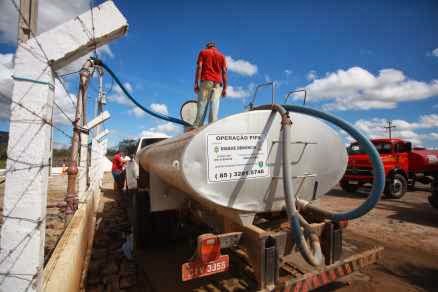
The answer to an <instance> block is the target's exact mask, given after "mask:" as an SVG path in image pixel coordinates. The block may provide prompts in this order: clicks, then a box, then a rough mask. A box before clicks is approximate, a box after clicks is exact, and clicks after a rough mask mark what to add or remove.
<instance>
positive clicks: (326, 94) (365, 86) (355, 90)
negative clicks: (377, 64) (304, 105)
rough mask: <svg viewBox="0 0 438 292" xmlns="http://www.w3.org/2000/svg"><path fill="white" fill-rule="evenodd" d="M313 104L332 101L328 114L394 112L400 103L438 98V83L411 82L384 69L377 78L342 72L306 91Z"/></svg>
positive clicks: (356, 71)
mask: <svg viewBox="0 0 438 292" xmlns="http://www.w3.org/2000/svg"><path fill="white" fill-rule="evenodd" d="M305 88H306V89H307V90H308V91H309V94H310V97H311V99H312V100H331V101H332V102H331V103H328V104H325V106H324V109H326V110H368V109H373V108H380V109H391V108H395V107H397V104H398V103H399V102H404V101H414V100H421V99H426V98H429V97H432V96H436V95H438V80H432V81H431V82H429V83H427V82H422V81H416V80H412V79H408V78H407V77H406V76H405V75H404V73H403V72H402V71H400V70H397V69H383V70H380V71H379V74H378V75H376V76H374V75H373V74H371V73H370V72H368V71H367V70H365V69H363V68H360V67H352V68H350V69H348V70H338V71H336V72H332V73H329V74H327V75H326V76H325V77H323V78H320V79H315V80H313V81H312V82H311V83H310V84H308V85H307V86H306V87H305Z"/></svg>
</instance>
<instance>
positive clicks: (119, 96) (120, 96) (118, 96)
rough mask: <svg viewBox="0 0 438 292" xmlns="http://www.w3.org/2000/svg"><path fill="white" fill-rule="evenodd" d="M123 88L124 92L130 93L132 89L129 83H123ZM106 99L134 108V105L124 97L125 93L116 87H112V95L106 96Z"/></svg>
mask: <svg viewBox="0 0 438 292" xmlns="http://www.w3.org/2000/svg"><path fill="white" fill-rule="evenodd" d="M123 86H124V87H125V88H126V90H128V91H129V92H130V93H132V91H133V89H132V85H131V83H129V82H125V83H123ZM108 99H109V100H111V101H114V102H117V103H118V104H122V105H128V106H132V107H134V103H133V102H132V101H131V100H129V99H128V98H127V97H126V95H125V93H124V92H123V91H122V89H121V88H120V87H119V86H118V85H117V86H116V87H114V90H113V94H111V95H110V96H108Z"/></svg>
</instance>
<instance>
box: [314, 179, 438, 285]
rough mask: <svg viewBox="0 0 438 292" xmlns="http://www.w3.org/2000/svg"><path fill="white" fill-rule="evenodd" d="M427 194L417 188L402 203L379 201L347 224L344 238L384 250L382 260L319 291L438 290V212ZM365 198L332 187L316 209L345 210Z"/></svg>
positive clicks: (424, 190)
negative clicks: (428, 199) (373, 245)
mask: <svg viewBox="0 0 438 292" xmlns="http://www.w3.org/2000/svg"><path fill="white" fill-rule="evenodd" d="M428 196H429V192H428V186H424V185H421V184H417V186H416V190H415V191H414V192H408V193H407V194H406V195H405V196H404V197H403V198H402V199H400V200H389V199H383V200H381V201H380V202H379V204H378V205H377V207H376V208H374V209H373V210H372V211H371V212H370V213H369V214H367V215H365V216H364V217H362V218H360V219H357V220H354V221H352V222H350V223H349V226H348V229H347V232H346V233H345V237H346V238H355V239H360V240H362V241H364V242H369V243H371V244H373V243H374V244H376V245H382V246H384V248H385V250H384V253H383V257H384V258H383V260H382V261H381V262H379V263H378V264H375V265H373V266H370V267H368V268H365V269H363V270H362V272H361V273H356V274H354V275H352V276H350V277H349V278H347V279H346V281H343V282H341V283H339V285H332V287H326V288H324V289H321V291H334V290H336V291H438V279H437V277H438V209H434V208H433V207H431V206H430V204H429V202H428V201H427V197H428ZM365 198H366V192H358V193H354V194H348V193H345V192H343V191H341V190H340V189H335V190H332V191H331V192H330V193H329V194H328V195H327V196H324V197H323V199H322V200H321V206H324V207H327V208H328V209H331V210H334V211H342V210H348V209H351V208H353V207H355V206H357V205H358V204H360V203H361V202H362V201H363V200H364V199H365Z"/></svg>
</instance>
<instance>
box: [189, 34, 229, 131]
mask: <svg viewBox="0 0 438 292" xmlns="http://www.w3.org/2000/svg"><path fill="white" fill-rule="evenodd" d="M194 90H195V93H196V94H198V111H197V114H196V120H195V122H194V124H193V126H194V127H200V126H202V125H203V123H204V119H205V113H206V110H207V105H208V103H210V113H209V118H208V122H209V123H212V122H214V121H216V120H217V117H218V112H219V102H220V97H221V96H225V95H226V94H227V63H226V61H225V57H224V55H223V54H222V53H221V52H220V51H219V50H218V49H217V48H216V44H215V43H214V42H209V43H207V45H206V48H205V49H203V50H202V51H201V52H200V53H199V56H198V60H197V62H196V75H195V87H194Z"/></svg>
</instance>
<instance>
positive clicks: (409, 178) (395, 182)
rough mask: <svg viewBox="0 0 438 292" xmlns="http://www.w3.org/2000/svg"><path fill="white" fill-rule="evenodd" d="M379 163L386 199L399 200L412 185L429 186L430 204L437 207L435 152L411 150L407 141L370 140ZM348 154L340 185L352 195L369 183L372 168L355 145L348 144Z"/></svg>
mask: <svg viewBox="0 0 438 292" xmlns="http://www.w3.org/2000/svg"><path fill="white" fill-rule="evenodd" d="M371 142H372V143H373V144H374V146H375V147H376V149H377V151H378V152H379V154H380V159H381V160H382V163H383V166H384V169H385V175H386V185H385V196H387V197H390V198H401V197H402V196H403V195H404V194H405V193H406V191H407V189H408V187H413V186H414V184H415V182H416V181H418V182H421V183H423V184H429V183H430V184H431V191H432V196H431V198H429V200H430V202H431V204H432V205H434V206H435V207H438V150H428V149H425V148H412V144H411V143H410V142H407V141H404V140H401V139H372V140H371ZM347 151H348V166H347V170H346V172H345V174H344V177H343V178H342V180H341V182H340V185H341V187H342V189H344V190H345V191H348V192H354V191H356V190H357V189H358V188H359V187H361V186H363V185H364V184H367V183H372V180H373V178H372V172H371V171H372V166H371V162H370V160H369V159H368V155H367V154H366V153H364V151H363V150H362V149H361V147H360V145H359V144H358V143H357V142H353V143H351V145H350V146H349V147H348V149H347Z"/></svg>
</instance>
